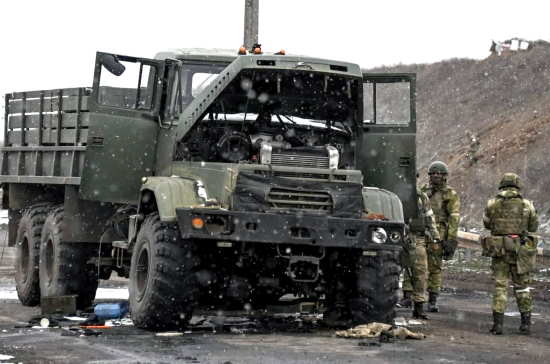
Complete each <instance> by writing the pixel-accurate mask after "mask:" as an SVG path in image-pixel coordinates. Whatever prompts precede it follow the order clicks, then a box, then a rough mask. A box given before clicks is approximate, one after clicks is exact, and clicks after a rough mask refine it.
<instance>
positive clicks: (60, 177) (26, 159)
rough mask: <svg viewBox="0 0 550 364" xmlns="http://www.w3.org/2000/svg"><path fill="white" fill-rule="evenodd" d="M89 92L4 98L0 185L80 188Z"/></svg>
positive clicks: (70, 90)
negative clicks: (49, 185) (75, 186)
mask: <svg viewBox="0 0 550 364" xmlns="http://www.w3.org/2000/svg"><path fill="white" fill-rule="evenodd" d="M91 92H92V90H91V89H90V88H83V87H82V88H67V89H56V90H47V91H30V92H17V93H11V94H7V95H6V100H5V103H6V104H5V119H4V120H5V124H4V147H2V148H0V152H1V155H0V168H1V170H0V183H39V184H71V185H79V184H80V176H81V172H82V167H83V165H84V152H85V151H86V143H87V139H88V127H89V120H90V113H89V109H88V100H89V98H90V95H91Z"/></svg>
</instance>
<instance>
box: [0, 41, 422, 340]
mask: <svg viewBox="0 0 550 364" xmlns="http://www.w3.org/2000/svg"><path fill="white" fill-rule="evenodd" d="M236 53H237V52H234V53H233V52H222V51H212V50H176V51H171V52H163V53H159V54H158V55H157V56H156V57H155V59H145V58H136V57H128V56H122V55H114V54H108V53H101V52H98V53H97V56H96V64H95V72H94V79H93V86H92V87H91V88H76V89H58V90H47V91H32V92H18V93H12V94H8V95H6V107H5V110H6V114H5V134H4V140H5V145H4V147H2V149H1V171H0V172H1V174H0V183H2V186H3V188H4V197H3V201H2V203H3V208H6V209H8V211H9V219H10V220H9V244H10V245H12V246H15V247H16V286H17V292H18V295H19V298H20V300H21V302H22V303H23V304H25V305H30V306H32V305H37V304H39V303H40V297H42V296H51V295H62V294H76V295H77V296H78V298H77V304H78V305H79V307H86V306H88V305H90V304H91V303H92V301H93V299H94V297H95V291H96V289H97V285H98V282H99V280H100V279H108V278H109V277H110V275H111V274H112V272H113V271H115V272H117V274H118V275H120V276H123V277H128V278H129V290H130V299H129V301H130V309H131V313H132V319H133V320H134V323H135V324H136V326H138V327H142V328H148V329H160V328H175V327H184V326H185V325H187V323H188V321H189V319H190V318H191V315H192V313H193V310H194V309H195V308H197V307H205V306H206V307H225V308H243V307H247V308H248V307H252V308H260V307H265V306H266V305H268V304H270V303H275V302H276V301H278V299H279V298H280V297H281V296H282V295H284V294H288V293H291V294H294V295H295V296H296V297H298V298H303V299H315V300H318V299H324V302H325V306H326V309H327V310H326V312H325V316H326V317H329V316H331V315H333V316H339V317H345V318H346V319H348V320H350V321H353V322H357V323H363V322H367V321H372V320H381V321H390V320H391V319H392V318H393V316H394V312H395V311H394V306H395V303H396V300H397V286H398V277H399V273H400V266H399V254H400V251H401V250H402V249H403V245H404V241H405V238H406V223H408V222H409V221H410V220H411V219H414V218H415V216H416V188H415V179H416V177H415V174H416V173H415V131H416V121H415V76H414V74H369V73H365V72H362V71H361V69H360V68H359V66H357V65H355V64H351V63H345V62H339V61H331V60H324V59H316V58H311V57H303V56H291V55H284V54H245V55H237V54H236Z"/></svg>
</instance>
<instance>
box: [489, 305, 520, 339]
mask: <svg viewBox="0 0 550 364" xmlns="http://www.w3.org/2000/svg"><path fill="white" fill-rule="evenodd" d="M522 319H523V317H522ZM522 324H523V320H522ZM503 325H504V313H500V312H496V311H493V327H492V328H491V330H489V332H490V333H492V334H493V335H502V326H503ZM520 330H521V329H520Z"/></svg>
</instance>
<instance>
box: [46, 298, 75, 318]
mask: <svg viewBox="0 0 550 364" xmlns="http://www.w3.org/2000/svg"><path fill="white" fill-rule="evenodd" d="M40 310H41V311H42V315H48V314H61V313H62V314H65V315H72V314H74V313H76V296H75V295H68V296H46V297H41V298H40Z"/></svg>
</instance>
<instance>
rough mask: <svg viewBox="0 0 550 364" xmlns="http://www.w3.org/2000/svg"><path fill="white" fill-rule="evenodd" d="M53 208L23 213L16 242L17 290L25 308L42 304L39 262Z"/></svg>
mask: <svg viewBox="0 0 550 364" xmlns="http://www.w3.org/2000/svg"><path fill="white" fill-rule="evenodd" d="M50 208H51V206H50V205H49V204H38V205H34V206H31V207H29V208H28V209H26V210H25V211H23V215H22V217H21V220H20V221H19V226H18V228H17V238H16V240H15V288H16V290H17V296H18V297H19V301H21V303H22V304H23V306H36V305H38V304H40V282H39V268H38V265H39V260H40V236H41V234H42V227H43V226H44V221H45V220H46V216H47V214H48V211H49V209H50Z"/></svg>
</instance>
